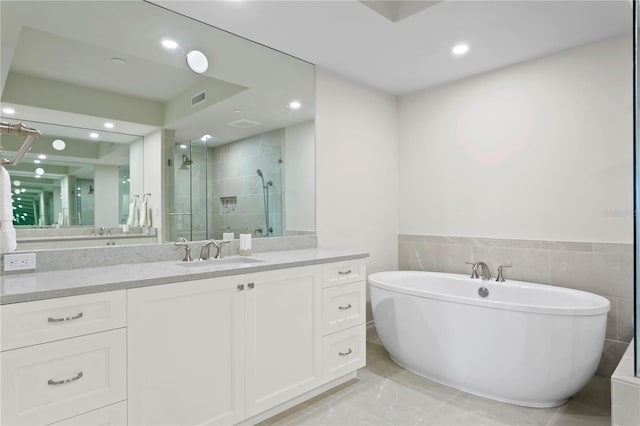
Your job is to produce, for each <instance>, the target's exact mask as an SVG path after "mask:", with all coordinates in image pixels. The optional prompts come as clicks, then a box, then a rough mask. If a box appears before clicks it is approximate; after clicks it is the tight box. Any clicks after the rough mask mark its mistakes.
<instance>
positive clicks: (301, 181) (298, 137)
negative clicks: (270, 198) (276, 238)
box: [283, 121, 316, 235]
mask: <svg viewBox="0 0 640 426" xmlns="http://www.w3.org/2000/svg"><path fill="white" fill-rule="evenodd" d="M314 161H315V126H314V122H313V121H308V122H306V123H302V124H298V125H296V126H291V127H286V128H285V129H284V163H285V167H284V190H285V192H284V206H285V208H284V210H283V213H284V216H285V218H284V219H285V228H284V229H285V235H288V232H289V233H290V232H294V233H295V232H305V231H306V232H311V233H313V232H314V231H315V213H316V211H315V207H316V204H315V198H314V195H315V190H314V187H315V173H314V170H315V164H314Z"/></svg>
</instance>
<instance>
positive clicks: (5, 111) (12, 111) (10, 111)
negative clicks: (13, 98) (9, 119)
mask: <svg viewBox="0 0 640 426" xmlns="http://www.w3.org/2000/svg"><path fill="white" fill-rule="evenodd" d="M2 112H4V113H5V114H15V113H16V110H15V109H13V108H9V107H7V108H2Z"/></svg>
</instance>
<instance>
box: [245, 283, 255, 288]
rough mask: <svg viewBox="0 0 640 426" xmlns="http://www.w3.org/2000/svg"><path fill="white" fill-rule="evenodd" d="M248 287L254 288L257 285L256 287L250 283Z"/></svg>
mask: <svg viewBox="0 0 640 426" xmlns="http://www.w3.org/2000/svg"><path fill="white" fill-rule="evenodd" d="M247 286H248V287H249V288H254V287H255V286H256V285H255V284H254V283H249V284H247Z"/></svg>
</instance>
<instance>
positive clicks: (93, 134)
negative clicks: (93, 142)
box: [89, 132, 100, 139]
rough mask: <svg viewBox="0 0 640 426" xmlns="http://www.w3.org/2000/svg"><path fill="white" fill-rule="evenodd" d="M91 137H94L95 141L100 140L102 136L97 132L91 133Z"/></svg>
mask: <svg viewBox="0 0 640 426" xmlns="http://www.w3.org/2000/svg"><path fill="white" fill-rule="evenodd" d="M89 136H90V137H92V138H93V139H98V138H99V137H100V135H99V134H97V133H96V132H91V133H89Z"/></svg>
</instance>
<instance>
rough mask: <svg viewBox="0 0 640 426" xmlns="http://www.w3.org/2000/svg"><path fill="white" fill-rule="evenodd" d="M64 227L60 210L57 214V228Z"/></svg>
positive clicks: (62, 214)
mask: <svg viewBox="0 0 640 426" xmlns="http://www.w3.org/2000/svg"><path fill="white" fill-rule="evenodd" d="M63 225H64V213H63V212H62V210H60V211H59V212H58V226H63Z"/></svg>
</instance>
